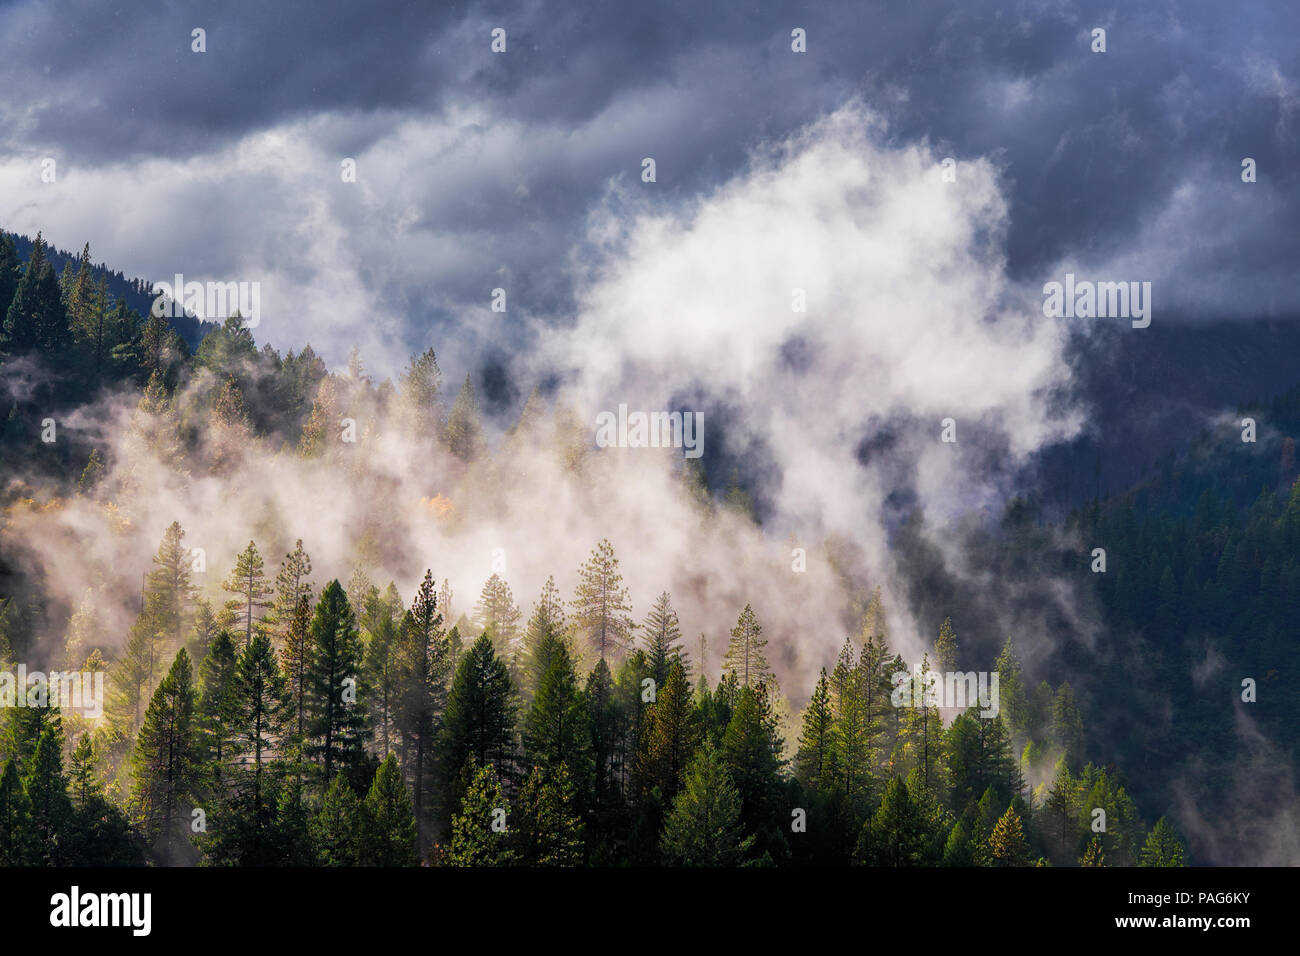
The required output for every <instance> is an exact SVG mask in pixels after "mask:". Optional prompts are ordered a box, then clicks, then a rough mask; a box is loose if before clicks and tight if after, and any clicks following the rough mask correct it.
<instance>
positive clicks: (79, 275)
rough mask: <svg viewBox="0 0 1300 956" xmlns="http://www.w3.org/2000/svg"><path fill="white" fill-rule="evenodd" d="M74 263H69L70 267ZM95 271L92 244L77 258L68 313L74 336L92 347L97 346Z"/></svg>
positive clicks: (70, 290) (83, 248) (68, 302)
mask: <svg viewBox="0 0 1300 956" xmlns="http://www.w3.org/2000/svg"><path fill="white" fill-rule="evenodd" d="M71 266H72V263H71V261H69V263H68V267H69V268H71ZM92 273H93V269H92V267H91V265H90V243H86V244H85V245H84V246H83V247H82V249H81V255H80V256H79V257H78V258H77V270H76V272H75V273H74V274H73V279H72V284H71V286H70V288H69V289H68V296H67V313H68V324H69V326H71V328H72V333H73V336H74V337H75V338H76V339H77V340H78V341H79V342H83V343H85V344H87V345H88V346H91V347H92V348H93V346H94V344H95V286H94V281H95V280H94V275H93V274H92Z"/></svg>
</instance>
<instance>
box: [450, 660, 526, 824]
mask: <svg viewBox="0 0 1300 956" xmlns="http://www.w3.org/2000/svg"><path fill="white" fill-rule="evenodd" d="M515 711H516V704H515V702H514V692H513V688H512V687H511V684H510V674H509V672H508V671H507V670H506V665H505V662H504V661H502V660H501V659H500V658H499V657H497V655H496V653H495V651H494V650H493V649H492V640H491V638H489V637H488V636H487V635H486V634H484V635H482V636H481V637H479V639H478V640H477V641H475V642H474V645H473V646H472V647H471V648H470V649H469V650H468V651H467V652H466V653H465V654H464V656H463V657H462V659H461V662H460V667H458V668H457V669H456V678H455V680H454V681H453V682H452V685H451V693H450V694H449V695H448V697H447V715H446V720H445V723H444V726H445V733H446V740H445V742H444V744H443V748H442V751H443V754H444V756H445V758H446V760H447V764H446V769H445V773H446V776H447V777H448V778H454V777H455V776H456V775H457V774H458V773H459V771H460V769H461V768H462V767H463V766H464V765H465V762H466V760H467V759H469V758H471V757H472V758H473V760H474V763H475V765H476V766H479V767H490V768H491V769H492V772H493V776H494V777H498V778H500V777H507V776H508V775H509V773H510V769H511V761H512V758H513V750H514V730H513V728H514V723H515ZM453 802H454V801H453Z"/></svg>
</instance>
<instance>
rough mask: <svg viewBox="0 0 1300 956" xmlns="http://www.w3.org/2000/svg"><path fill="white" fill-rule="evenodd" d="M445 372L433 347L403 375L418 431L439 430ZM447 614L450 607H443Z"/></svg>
mask: <svg viewBox="0 0 1300 956" xmlns="http://www.w3.org/2000/svg"><path fill="white" fill-rule="evenodd" d="M441 386H442V372H441V371H440V370H439V368H438V358H437V356H436V355H434V352H433V349H432V348H428V349H425V350H424V351H423V352H422V353H420V355H418V356H415V355H412V356H411V361H410V364H409V365H408V366H407V368H406V371H405V372H404V373H403V374H402V378H401V395H402V402H403V404H404V405H405V408H406V412H407V414H408V415H409V416H410V418H411V423H412V426H413V429H414V432H415V434H417V435H429V436H433V435H436V433H437V426H438V404H439V398H440V395H439V389H440V388H441ZM443 610H444V614H445V612H446V606H445V605H444V606H443Z"/></svg>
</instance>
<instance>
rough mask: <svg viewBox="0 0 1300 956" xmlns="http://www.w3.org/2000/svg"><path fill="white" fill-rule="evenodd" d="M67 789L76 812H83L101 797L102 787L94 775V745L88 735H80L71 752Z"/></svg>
mask: <svg viewBox="0 0 1300 956" xmlns="http://www.w3.org/2000/svg"><path fill="white" fill-rule="evenodd" d="M68 788H69V789H68V796H69V798H70V799H71V800H72V805H73V807H75V808H76V809H77V810H85V809H86V808H87V807H89V806H90V805H91V803H92V802H93V801H94V800H95V798H96V797H101V796H103V785H102V784H101V783H100V781H99V778H98V776H97V775H96V773H95V745H94V742H93V741H92V740H91V739H90V734H82V735H81V739H80V740H79V741H77V746H76V748H75V749H74V750H73V751H72V762H71V765H70V766H69V767H68Z"/></svg>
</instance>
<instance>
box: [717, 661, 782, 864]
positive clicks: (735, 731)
mask: <svg viewBox="0 0 1300 956" xmlns="http://www.w3.org/2000/svg"><path fill="white" fill-rule="evenodd" d="M781 750H782V741H781V738H780V736H779V735H778V733H777V729H776V722H775V720H773V718H772V711H771V706H770V704H769V703H768V699H767V691H766V688H765V687H764V685H762V684H760V685H758V686H757V687H745V688H742V689H741V691H740V696H739V697H738V698H737V700H736V706H735V709H734V710H733V711H732V713H731V721H730V722H729V723H728V724H727V731H726V733H725V734H724V735H723V737H722V757H723V760H724V761H726V764H727V768H728V770H729V771H730V772H731V779H732V780H733V781H734V783H735V785H736V789H737V790H738V791H739V792H740V799H741V806H742V819H743V821H744V825H745V830H746V832H748V833H753V834H755V836H756V837H757V840H758V848H759V849H760V850H765V851H767V852H770V853H772V854H773V858H774V859H775V858H776V857H777V856H778V855H782V854H783V853H784V852H785V847H784V837H783V836H782V828H781V826H780V822H779V821H778V816H779V814H780V810H781V803H782V793H783V788H782V786H781V777H780V774H781V766H782V762H783V761H782V759H781Z"/></svg>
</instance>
